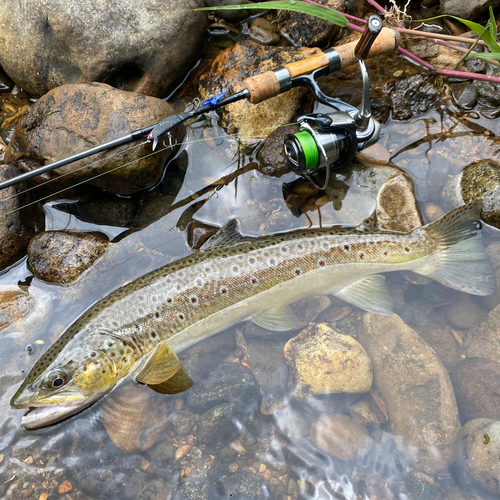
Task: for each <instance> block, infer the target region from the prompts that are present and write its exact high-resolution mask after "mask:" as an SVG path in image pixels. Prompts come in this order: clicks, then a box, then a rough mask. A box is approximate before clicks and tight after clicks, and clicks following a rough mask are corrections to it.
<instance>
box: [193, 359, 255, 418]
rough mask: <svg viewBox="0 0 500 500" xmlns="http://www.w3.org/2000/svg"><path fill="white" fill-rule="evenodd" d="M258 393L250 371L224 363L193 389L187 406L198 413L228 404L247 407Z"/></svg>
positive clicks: (233, 364)
mask: <svg viewBox="0 0 500 500" xmlns="http://www.w3.org/2000/svg"><path fill="white" fill-rule="evenodd" d="M188 373H189V372H188ZM256 392H258V385H257V382H256V381H255V377H254V376H253V374H252V373H251V372H250V371H248V369H246V368H244V367H243V366H242V365H240V364H239V363H231V362H224V363H222V364H221V365H220V366H219V367H218V368H217V369H216V370H213V371H212V372H211V373H209V375H208V376H207V377H205V378H204V379H202V380H200V381H199V382H198V383H197V384H195V385H194V386H193V387H192V389H191V390H190V391H189V392H188V393H187V396H186V405H187V406H188V407H189V408H190V409H191V410H193V411H197V412H199V411H201V410H206V409H208V408H210V407H212V406H215V405H218V404H221V403H227V402H238V403H239V404H241V405H242V406H245V404H247V403H249V402H250V401H254V400H255V395H256Z"/></svg>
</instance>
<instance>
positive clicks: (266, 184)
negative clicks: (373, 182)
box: [0, 66, 498, 500]
mask: <svg viewBox="0 0 500 500" xmlns="http://www.w3.org/2000/svg"><path fill="white" fill-rule="evenodd" d="M405 68H406V69H407V71H408V72H412V68H411V67H409V66H405ZM440 106H443V107H444V108H446V109H449V110H451V111H452V114H453V112H454V111H456V108H455V107H454V105H453V103H452V101H450V100H448V101H444V102H440V103H438V106H436V109H434V110H433V111H431V112H429V113H427V114H425V115H420V116H418V117H415V118H414V119H412V120H411V121H409V122H397V121H389V122H388V123H386V124H384V125H383V127H382V137H381V139H380V141H379V144H381V145H383V146H384V147H385V148H387V149H388V150H389V151H390V153H391V155H392V161H393V163H394V164H396V165H398V166H400V167H401V168H403V169H404V170H405V171H406V172H408V173H409V174H410V175H411V177H412V179H413V181H414V184H415V192H416V197H417V200H418V202H419V204H420V207H421V209H422V211H423V212H425V207H426V204H429V203H433V204H436V205H439V204H440V199H439V193H440V191H441V188H442V187H443V186H444V184H445V182H446V181H447V180H448V178H449V176H453V175H456V174H457V173H458V172H459V170H460V169H461V168H462V167H463V166H464V165H466V164H468V163H470V162H471V161H474V160H477V159H482V158H492V159H495V158H497V156H498V146H496V145H495V144H494V143H493V141H492V139H491V138H490V137H488V136H486V135H485V134H484V133H483V132H478V131H477V129H476V130H475V131H474V130H471V125H470V123H469V124H467V123H466V124H464V123H463V122H460V121H459V120H458V119H457V118H456V117H454V116H449V115H448V114H447V113H445V112H443V110H442V108H441V109H440ZM317 109H318V110H322V109H323V108H319V107H318V108H317ZM462 116H463V115H462ZM467 118H468V120H470V122H472V123H473V124H476V125H481V126H482V127H485V128H486V129H488V130H491V131H492V132H493V134H492V135H493V136H494V135H496V134H497V132H498V130H497V127H498V124H497V122H496V121H494V120H488V119H485V118H483V117H482V116H481V115H480V114H479V113H478V110H477V109H476V110H473V111H472V112H469V113H468V114H467ZM208 137H212V138H215V139H212V140H206V139H207V138H208ZM187 138H188V140H187V142H188V144H187V145H186V146H185V147H184V149H183V151H184V152H183V153H182V154H184V155H186V156H187V158H188V162H187V168H186V169H185V171H184V169H182V168H180V167H179V166H172V167H171V168H169V170H168V171H167V173H166V176H165V178H164V180H163V182H162V184H161V185H160V186H158V187H157V188H156V189H155V191H154V194H155V195H157V196H156V197H152V198H151V199H150V200H149V201H150V202H151V205H150V207H151V209H150V211H149V213H148V210H144V211H143V212H144V213H141V214H140V215H138V216H137V218H136V220H135V223H134V226H133V228H134V230H127V229H128V228H127V227H123V226H121V225H120V224H119V223H118V222H116V225H113V224H112V223H111V222H112V221H105V222H106V223H104V222H103V223H102V224H101V225H100V224H93V223H91V222H84V221H83V220H82V218H78V217H77V216H75V215H71V214H70V213H68V212H67V211H63V210H61V209H59V208H58V205H59V204H61V203H63V201H57V202H51V203H48V204H46V205H45V210H46V229H47V230H50V229H67V230H75V229H78V230H85V231H87V230H96V231H102V232H104V233H105V234H107V235H108V236H109V237H110V239H112V240H113V243H112V244H111V246H110V250H108V252H106V254H105V255H104V257H103V258H102V259H100V260H99V261H98V262H97V263H96V265H95V266H94V267H93V268H92V269H91V270H90V271H88V272H87V273H86V274H85V275H84V276H83V277H82V278H81V279H80V280H79V281H78V282H77V283H75V284H74V285H72V286H70V287H65V288H63V287H58V286H55V285H49V284H47V283H43V282H41V281H39V280H37V279H36V278H33V277H32V275H31V273H30V271H29V269H28V268H27V264H26V261H25V260H23V261H21V262H19V263H18V264H17V265H16V266H13V267H12V268H11V269H10V270H9V271H8V272H6V273H4V274H3V275H2V276H0V284H9V285H12V284H14V285H15V284H18V283H23V284H29V286H30V287H36V288H38V289H40V290H41V291H42V292H44V293H45V294H48V295H49V296H50V297H51V298H52V311H51V313H50V317H49V320H48V324H46V325H45V326H44V328H43V329H42V330H41V331H39V332H35V333H34V334H33V335H32V336H31V337H30V338H29V339H28V338H26V337H22V338H21V339H16V338H12V337H10V336H8V335H6V336H4V338H3V340H2V343H3V348H2V354H1V357H0V394H1V395H0V497H1V498H47V497H42V496H40V495H43V494H44V493H47V494H49V495H51V496H50V498H53V497H54V498H55V497H58V496H61V497H62V498H82V499H85V498H109V499H114V498H144V499H150V498H151V499H160V498H179V499H183V498H197V499H198V498H210V499H219V498H220V499H224V498H238V499H247V498H276V499H285V498H294V499H295V498H311V499H312V498H314V499H321V500H322V499H330V498H332V499H348V500H350V499H355V498H360V499H364V498H371V499H374V498H397V499H401V500H403V499H406V498H409V499H410V500H412V499H424V498H429V499H435V498H441V496H445V495H446V494H447V493H448V491H450V489H451V487H452V486H453V485H455V484H462V486H463V487H464V488H465V489H470V490H471V491H472V489H473V487H472V486H471V485H469V484H468V483H467V481H466V480H465V479H464V478H463V475H462V473H461V471H460V470H457V467H456V466H452V467H450V469H449V470H443V471H440V473H439V474H436V475H435V476H434V477H431V476H429V475H426V474H424V473H421V472H419V471H418V470H415V469H414V468H412V467H411V466H410V464H409V461H408V458H407V456H406V455H405V453H403V452H402V451H401V448H404V445H403V446H402V447H401V446H400V448H399V449H398V447H397V445H396V443H397V442H398V439H400V438H399V437H398V436H393V435H391V434H390V432H389V431H388V429H387V428H386V426H383V427H382V428H373V429H371V430H370V433H371V436H372V438H373V440H374V442H375V445H374V446H373V447H372V448H371V450H370V452H369V453H368V454H367V455H365V456H364V457H363V458H359V459H353V460H349V461H343V460H340V459H338V458H334V457H332V456H331V455H328V454H327V453H324V452H322V451H320V450H319V449H318V448H316V447H315V446H314V445H313V444H312V443H311V441H310V440H309V439H308V438H307V435H308V428H309V426H310V425H311V423H312V422H313V421H314V420H316V419H317V418H319V417H320V416H322V415H325V414H329V413H332V410H331V408H332V404H333V403H334V402H333V401H331V398H327V397H326V398H318V400H317V401H316V402H313V403H312V404H309V405H305V406H301V405H300V404H299V403H298V402H297V401H295V400H292V402H291V404H290V406H289V407H288V409H287V410H286V412H284V411H283V410H282V411H281V412H278V414H276V415H275V416H265V415H262V414H261V413H260V410H259V408H260V403H261V396H260V394H259V391H258V388H257V386H255V384H254V386H252V387H250V388H246V387H244V388H243V389H242V390H241V394H239V395H238V397H236V398H233V399H231V400H230V401H231V403H234V405H233V406H231V407H230V408H229V410H228V411H231V412H232V413H231V417H230V418H229V419H228V422H230V423H231V425H227V426H225V427H223V428H219V429H218V431H217V433H216V434H215V435H211V436H210V439H208V438H206V437H205V438H206V439H205V440H202V439H199V435H198V432H199V428H197V427H196V424H197V422H199V421H200V418H202V417H201V416H202V415H203V413H204V412H206V411H207V409H208V407H205V406H203V405H198V404H196V402H195V398H194V397H191V396H190V393H191V394H193V393H195V392H196V391H197V387H200V384H202V383H204V382H206V381H207V380H209V379H210V374H213V373H214V372H215V370H216V369H217V368H219V367H220V368H219V369H220V370H222V373H224V370H228V373H229V371H230V370H229V367H231V366H234V365H238V366H243V367H244V365H245V363H246V362H247V361H245V352H244V349H242V348H241V345H237V343H236V341H235V332H236V330H237V328H233V329H231V330H230V331H229V332H223V333H221V334H219V335H218V336H217V337H214V339H211V340H209V341H208V342H207V347H204V346H201V347H199V348H198V351H192V352H190V351H188V352H187V353H186V355H185V356H186V363H187V364H189V362H190V361H189V359H190V357H191V358H192V360H194V361H191V365H192V366H194V365H197V369H198V373H197V378H198V380H195V382H196V383H195V386H194V387H193V388H192V389H190V390H189V391H188V392H186V393H183V394H179V395H175V396H174V395H172V396H158V395H151V394H149V393H148V395H146V396H144V397H145V398H146V399H142V398H143V396H142V395H140V394H137V395H134V397H136V399H134V398H132V397H130V398H127V397H126V398H125V399H122V400H119V401H118V403H116V405H117V408H118V411H119V412H120V414H121V415H122V416H123V422H125V424H126V422H127V419H130V421H133V422H135V423H134V425H136V424H137V422H136V421H137V418H139V420H140V419H142V420H144V421H145V423H147V424H148V425H150V424H151V425H153V424H154V421H155V418H156V417H154V416H153V413H154V410H153V408H160V409H161V410H162V411H164V413H163V415H165V414H166V415H168V419H167V423H166V426H165V428H164V429H163V430H162V431H161V432H160V433H159V436H157V437H156V440H155V441H156V442H155V444H154V446H153V447H152V448H150V449H148V450H146V451H143V452H132V453H125V452H123V451H121V450H120V449H118V448H117V447H116V446H115V445H114V444H113V442H112V441H111V439H110V438H109V435H108V433H107V432H106V429H105V428H104V426H103V424H102V419H101V416H102V415H103V414H104V413H105V411H106V410H105V408H104V407H103V406H102V405H100V404H97V405H95V406H94V407H92V408H90V409H88V410H86V411H84V412H83V413H81V414H80V415H78V416H76V417H73V418H71V419H69V420H68V421H66V422H63V423H61V424H59V425H56V426H54V427H51V428H48V429H44V430H40V431H34V432H27V431H25V430H23V429H22V428H21V426H20V418H21V415H22V413H23V412H22V411H14V410H12V409H10V407H9V401H10V398H11V396H12V394H13V393H14V391H15V390H16V388H17V387H18V385H19V384H20V383H21V381H22V380H23V378H24V376H25V374H26V373H27V371H29V369H30V367H31V366H32V365H33V364H34V362H35V360H36V359H37V358H38V356H39V354H40V353H41V352H42V351H43V350H44V349H46V347H47V346H49V345H50V344H51V343H52V342H53V341H54V340H55V338H57V336H58V335H59V334H60V333H61V332H62V331H63V330H64V329H65V328H66V327H67V326H69V325H70V324H71V323H72V322H73V321H74V320H75V319H76V318H77V317H78V316H79V315H80V314H81V313H82V312H83V311H85V310H86V309H87V308H88V307H89V306H90V305H91V304H92V303H94V302H95V301H96V300H98V299H99V298H101V297H103V296H105V295H106V294H108V293H109V292H111V291H112V290H114V289H116V288H118V287H119V286H121V285H122V284H124V283H127V282H128V281H130V280H133V279H135V278H137V277H139V276H141V275H143V274H145V273H146V272H149V271H151V270H153V269H156V268H158V267H160V266H162V265H165V264H167V263H169V262H171V261H173V260H176V259H179V258H181V257H183V256H186V255H188V254H189V253H190V252H191V249H190V248H189V246H188V245H187V237H186V233H187V229H186V227H187V225H188V223H189V222H190V221H191V220H192V219H195V220H198V221H202V222H205V223H208V224H212V225H215V226H223V225H224V224H225V223H226V222H227V221H228V220H229V219H231V218H236V219H238V220H239V221H240V224H241V229H242V231H243V232H244V233H247V234H252V235H260V234H273V233H276V232H280V231H288V230H293V229H299V228H307V227H317V226H319V225H323V226H328V225H331V224H348V225H353V224H356V223H358V222H360V221H361V220H362V219H363V218H365V217H368V216H370V215H371V213H372V212H373V209H374V208H375V198H374V195H373V193H371V192H370V191H369V190H367V189H365V187H364V186H358V187H349V188H348V189H347V193H346V196H345V198H344V199H343V200H342V203H341V206H340V207H339V206H337V205H336V206H335V207H334V204H333V203H327V204H326V205H323V206H321V207H318V208H317V210H314V211H310V212H307V213H306V214H303V215H301V216H300V217H296V216H294V215H293V214H292V213H291V211H290V210H289V209H288V207H287V206H286V203H285V201H284V199H283V186H284V185H285V184H288V183H290V182H292V181H293V180H295V178H296V177H295V176H294V175H293V174H288V175H286V176H284V177H282V178H279V179H271V178H268V177H265V176H263V175H262V174H260V173H259V172H258V171H257V170H255V169H249V171H247V172H246V173H242V174H241V175H238V176H237V177H236V179H234V180H232V181H231V182H230V183H229V184H228V185H227V186H223V187H222V188H220V189H210V190H208V191H206V192H202V193H201V194H200V196H199V197H197V198H196V199H192V194H193V193H196V192H199V191H200V190H203V189H204V188H205V187H206V186H207V185H209V184H210V183H211V182H213V181H215V180H217V179H219V178H221V177H223V176H225V175H228V174H229V173H232V172H235V171H237V170H239V169H240V170H243V169H245V167H247V168H249V167H248V165H250V166H251V164H252V162H255V161H256V160H255V157H254V156H253V155H254V154H255V152H252V151H251V150H250V151H248V150H247V151H246V152H245V153H243V152H242V148H238V141H237V139H235V138H231V137H227V136H226V135H225V134H224V132H223V131H222V130H221V129H220V128H219V127H218V126H217V121H216V115H215V114H214V113H212V114H210V115H208V116H206V117H205V118H203V119H199V120H197V121H196V122H195V123H191V124H189V125H188V135H187ZM200 139H201V140H200ZM422 139H424V140H423V141H422ZM64 202H65V203H66V204H68V203H71V200H64ZM354 207H355V208H356V218H357V219H358V220H353V215H352V213H353V212H352V210H353V209H354ZM153 208H154V210H153ZM65 210H66V209H65ZM83 219H84V218H83ZM497 238H498V236H497V232H496V231H494V230H491V231H489V232H488V234H487V236H486V242H485V243H486V244H488V243H489V242H490V241H496V239H497ZM389 283H390V288H391V291H393V292H394V294H395V296H396V297H397V301H396V312H397V313H398V314H399V315H400V316H401V317H402V318H404V319H405V321H406V322H407V323H408V324H409V325H410V326H415V327H420V326H422V324H425V318H426V317H430V315H431V313H432V314H433V318H434V319H433V321H435V322H438V323H439V324H440V325H441V326H442V327H443V328H444V327H445V326H446V321H447V320H446V314H445V308H446V307H448V306H449V305H450V304H453V303H454V302H457V303H458V302H459V301H460V300H461V294H459V293H457V292H454V291H451V290H449V289H447V288H445V287H443V286H441V285H437V284H424V285H416V284H411V283H409V282H408V281H406V280H405V279H404V278H403V277H401V276H400V275H399V274H395V275H391V276H390V278H389ZM473 300H474V303H476V304H477V305H479V306H480V307H482V308H483V310H484V314H485V315H486V314H487V312H488V311H487V309H486V308H485V307H484V304H483V303H482V302H481V301H480V299H477V300H476V299H473ZM434 313H435V314H434ZM356 314H357V312H356V311H353V313H352V314H351V315H350V316H348V317H347V318H344V319H343V320H341V321H340V322H339V327H340V328H344V329H345V330H346V331H347V330H348V328H349V317H351V316H352V317H353V318H355V315H356ZM423 318H424V319H423ZM454 329H455V330H457V328H456V327H454ZM458 330H459V331H458V333H457V335H458V338H459V339H460V338H461V337H463V336H464V335H465V334H466V333H467V332H466V331H460V329H458ZM296 333H297V332H296ZM296 333H295V334H288V336H286V335H285V337H283V336H281V337H277V338H276V339H275V340H276V342H280V341H282V339H287V338H290V337H292V336H294V335H296ZM217 338H222V342H221V345H223V346H224V348H221V347H220V345H218V344H217ZM214 346H215V347H214ZM200 352H201V353H202V355H201V356H200ZM462 354H463V349H462V346H461V345H460V343H457V345H456V356H458V357H460V356H461V355H462ZM222 355H223V356H222ZM195 356H198V357H195ZM221 356H222V357H221ZM224 358H226V360H225V361H224V360H223V359H224ZM221 363H222V364H221ZM188 371H189V370H188ZM228 377H229V375H228ZM193 378H194V377H193ZM222 378H223V377H222ZM228 380H230V381H232V382H234V378H230V377H229V378H228ZM134 390H135V391H137V388H135V389H134ZM145 391H147V389H145ZM286 391H288V389H286ZM286 391H285V394H284V397H285V398H290V399H292V395H291V394H290V393H289V391H288V393H287V392H286ZM239 396H241V397H239ZM347 404H350V403H349V402H347ZM144 405H146V406H145V407H144ZM335 405H338V403H337V402H335ZM145 408H146V411H144V409H145ZM337 408H338V406H337ZM348 409H349V406H345V407H344V409H341V410H338V411H339V412H340V413H347V414H348V413H349V412H348ZM158 418H159V419H160V420H161V416H160V417H158ZM191 419H192V420H191ZM131 425H132V424H131ZM153 427H154V425H153ZM130 429H137V427H132V426H131V427H130ZM123 432H124V433H125V434H127V432H129V433H133V432H135V431H133V430H127V426H126V425H125V426H124V431H123ZM160 445H161V446H160ZM406 451H408V453H410V450H406ZM184 452H185V454H184ZM482 494H483V496H484V495H485V494H484V492H483V493H482Z"/></svg>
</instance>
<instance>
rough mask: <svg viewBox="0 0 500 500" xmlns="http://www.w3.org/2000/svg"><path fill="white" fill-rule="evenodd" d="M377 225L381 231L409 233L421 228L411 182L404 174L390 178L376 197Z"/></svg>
mask: <svg viewBox="0 0 500 500" xmlns="http://www.w3.org/2000/svg"><path fill="white" fill-rule="evenodd" d="M376 215H377V224H378V225H379V227H380V228H381V229H386V230H389V231H400V232H403V233H410V232H411V231H413V230H414V229H417V228H419V227H421V226H422V216H421V215H420V210H419V209H418V205H417V200H415V195H414V194H413V181H412V180H411V177H410V176H409V175H407V174H405V173H400V174H397V175H395V176H394V177H391V178H390V179H388V180H387V181H386V183H385V184H384V185H383V186H382V188H381V189H380V191H379V193H378V195H377V210H376Z"/></svg>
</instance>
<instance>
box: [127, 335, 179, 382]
mask: <svg viewBox="0 0 500 500" xmlns="http://www.w3.org/2000/svg"><path fill="white" fill-rule="evenodd" d="M180 367H181V362H180V361H179V358H178V357H177V354H175V352H174V351H173V349H172V348H171V347H170V345H169V344H168V343H167V342H162V343H161V344H159V345H158V346H157V347H156V349H155V351H154V353H153V355H152V356H151V358H149V361H148V362H147V364H146V366H145V367H144V368H143V369H142V371H141V372H140V373H139V374H138V375H137V377H136V380H137V382H140V383H141V384H148V385H158V384H161V383H162V382H165V380H168V379H169V378H171V377H173V376H174V375H175V373H177V371H178V370H179V368H180Z"/></svg>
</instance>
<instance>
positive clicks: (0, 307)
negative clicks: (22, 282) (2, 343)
mask: <svg viewBox="0 0 500 500" xmlns="http://www.w3.org/2000/svg"><path fill="white" fill-rule="evenodd" d="M51 316H52V297H51V296H50V295H49V294H47V293H46V292H43V291H42V290H41V289H39V288H36V287H35V286H33V285H31V286H30V287H26V286H15V285H2V286H0V336H1V338H2V339H6V338H7V337H9V338H14V339H15V340H16V342H18V343H20V344H25V343H26V342H29V341H31V340H32V339H35V338H36V337H37V336H38V335H40V334H41V333H43V332H44V329H45V327H46V326H47V324H48V323H49V321H50V320H51Z"/></svg>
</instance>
